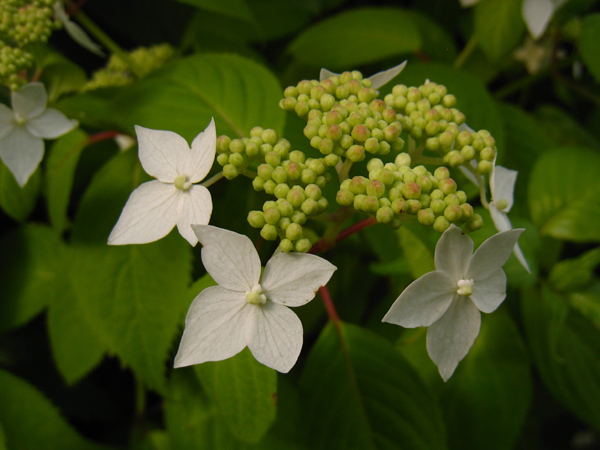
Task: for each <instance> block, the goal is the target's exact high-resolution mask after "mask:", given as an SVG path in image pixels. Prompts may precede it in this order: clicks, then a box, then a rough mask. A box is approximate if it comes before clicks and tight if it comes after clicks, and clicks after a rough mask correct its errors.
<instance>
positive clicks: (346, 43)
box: [288, 8, 421, 70]
mask: <svg viewBox="0 0 600 450" xmlns="http://www.w3.org/2000/svg"><path fill="white" fill-rule="evenodd" d="M413 17H414V15H413V14H409V13H407V12H406V11H403V10H401V9H398V8H362V9H356V10H352V11H345V12H342V13H340V14H338V15H336V16H333V17H332V18H330V19H327V20H324V21H322V22H320V23H318V24H316V25H315V26H313V27H311V28H309V29H308V30H306V31H305V32H304V33H302V34H300V35H299V36H298V37H297V38H296V39H295V40H294V41H293V42H292V43H291V44H290V46H289V48H288V52H289V53H290V54H291V55H292V56H293V57H294V58H296V59H298V60H300V61H301V62H302V63H304V64H307V65H310V66H313V67H326V68H328V69H332V70H352V69H354V68H355V67H356V66H358V65H361V64H367V63H371V62H375V61H379V60H381V59H385V58H390V57H392V56H396V55H402V54H406V53H414V52H416V51H417V50H419V49H420V48H421V36H420V34H419V30H418V29H417V27H416V26H415V24H414V19H413Z"/></svg>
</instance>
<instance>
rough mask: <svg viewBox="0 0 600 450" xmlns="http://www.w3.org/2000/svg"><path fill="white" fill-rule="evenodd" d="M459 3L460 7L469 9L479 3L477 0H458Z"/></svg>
mask: <svg viewBox="0 0 600 450" xmlns="http://www.w3.org/2000/svg"><path fill="white" fill-rule="evenodd" d="M459 2H460V6H462V7H463V8H470V7H472V6H475V5H476V4H477V3H479V0H459Z"/></svg>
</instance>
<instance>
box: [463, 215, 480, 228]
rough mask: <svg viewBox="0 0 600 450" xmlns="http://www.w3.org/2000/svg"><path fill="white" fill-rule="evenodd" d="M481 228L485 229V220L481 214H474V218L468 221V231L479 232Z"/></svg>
mask: <svg viewBox="0 0 600 450" xmlns="http://www.w3.org/2000/svg"><path fill="white" fill-rule="evenodd" d="M481 227H483V219H482V218H481V216H480V215H479V214H473V217H471V218H470V219H469V220H468V221H467V229H468V230H469V231H477V230H479V229H481Z"/></svg>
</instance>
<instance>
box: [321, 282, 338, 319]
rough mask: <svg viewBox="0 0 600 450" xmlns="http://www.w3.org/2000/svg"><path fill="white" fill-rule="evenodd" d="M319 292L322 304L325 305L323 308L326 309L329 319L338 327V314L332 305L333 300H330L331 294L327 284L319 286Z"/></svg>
mask: <svg viewBox="0 0 600 450" xmlns="http://www.w3.org/2000/svg"><path fill="white" fill-rule="evenodd" d="M319 294H321V298H322V299H323V304H324V305H325V310H326V311H327V315H328V316H329V320H331V321H332V322H333V323H334V325H335V327H336V328H339V322H340V316H338V313H337V311H336V310H335V306H334V305H333V300H331V295H330V294H329V289H327V286H321V287H320V288H319Z"/></svg>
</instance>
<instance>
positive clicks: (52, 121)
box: [25, 108, 78, 139]
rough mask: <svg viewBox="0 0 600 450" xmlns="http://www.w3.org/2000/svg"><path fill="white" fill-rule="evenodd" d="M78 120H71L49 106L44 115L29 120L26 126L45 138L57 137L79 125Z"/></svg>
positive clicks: (32, 132) (30, 130) (36, 134)
mask: <svg viewBox="0 0 600 450" xmlns="http://www.w3.org/2000/svg"><path fill="white" fill-rule="evenodd" d="M77 124H78V122H77V121H76V120H71V119H69V118H68V117H67V116H65V115H64V114H63V113H61V112H60V111H58V110H57V109H54V108H47V109H46V111H44V112H43V114H42V115H40V116H38V117H35V118H33V119H31V120H28V121H27V122H26V123H25V126H26V127H27V129H28V130H29V132H30V133H31V134H33V135H34V136H37V137H40V138H44V139H56V138H57V137H59V136H62V135H63V134H65V133H68V132H69V131H71V130H72V129H73V128H75V127H76V126H77Z"/></svg>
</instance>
